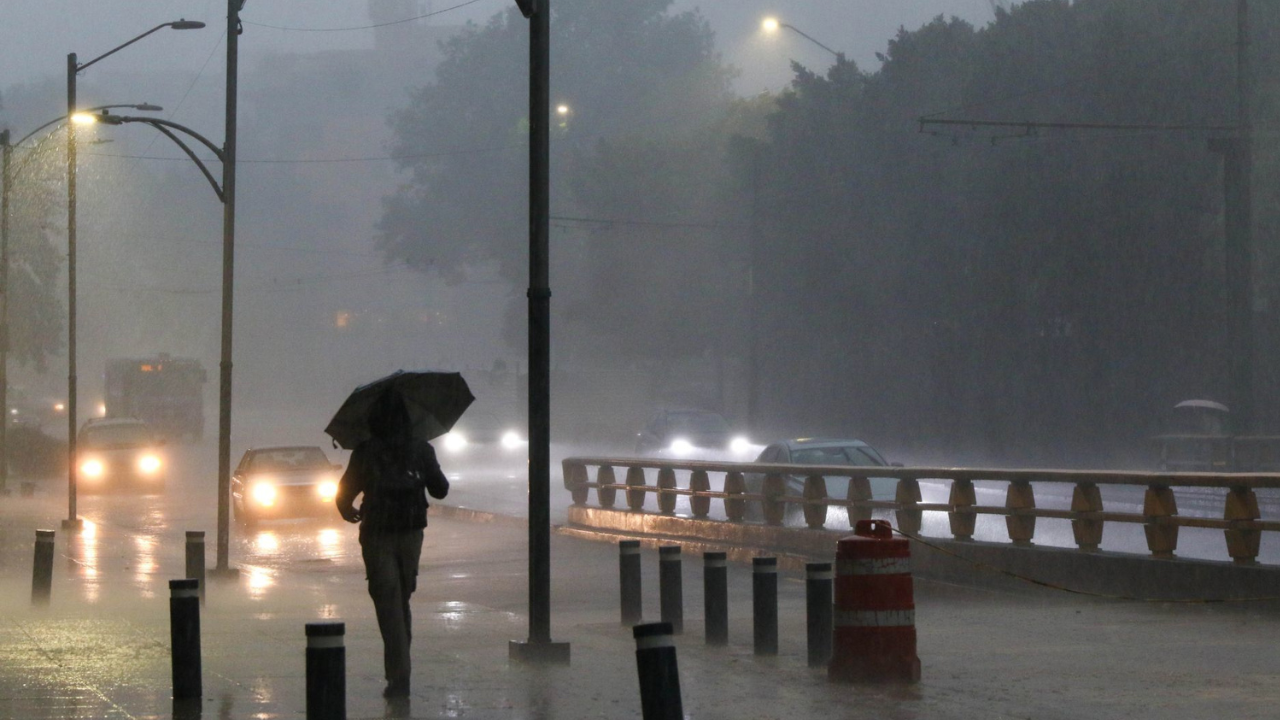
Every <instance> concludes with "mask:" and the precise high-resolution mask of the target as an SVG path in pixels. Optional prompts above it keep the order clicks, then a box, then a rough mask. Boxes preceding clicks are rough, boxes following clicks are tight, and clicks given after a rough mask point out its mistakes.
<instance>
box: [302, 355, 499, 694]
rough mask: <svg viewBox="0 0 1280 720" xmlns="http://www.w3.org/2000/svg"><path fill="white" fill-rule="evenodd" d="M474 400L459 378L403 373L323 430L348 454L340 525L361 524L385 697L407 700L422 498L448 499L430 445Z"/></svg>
mask: <svg viewBox="0 0 1280 720" xmlns="http://www.w3.org/2000/svg"><path fill="white" fill-rule="evenodd" d="M472 399H474V398H472V396H471V393H470V391H469V390H467V387H466V383H465V382H463V381H462V377H461V376H460V375H458V374H457V373H403V372H400V373H396V374H394V375H392V376H389V377H388V378H383V379H382V380H379V381H377V382H374V383H370V384H369V385H365V386H362V387H360V388H357V389H356V391H355V392H353V393H352V394H351V397H349V398H348V399H347V401H346V402H345V403H343V406H342V408H341V409H340V410H339V411H338V414H337V415H335V416H334V419H333V420H332V421H331V422H330V423H329V426H328V427H327V428H325V431H326V432H328V433H329V434H330V435H331V436H333V438H334V440H335V441H336V442H338V443H339V444H341V445H343V446H344V447H351V448H353V451H352V453H351V459H350V461H349V462H348V464H347V470H346V472H345V473H343V475H342V479H341V480H340V481H339V482H338V495H337V498H336V503H337V506H338V512H339V513H340V514H341V515H342V518H343V519H344V520H346V521H347V522H351V523H360V551H361V555H362V556H363V558H364V567H365V574H366V576H367V578H368V581H369V595H370V597H372V598H373V607H374V612H375V614H376V615H377V618H378V629H379V630H380V631H381V633H382V643H383V665H384V670H385V673H386V679H387V687H386V689H385V690H384V691H383V696H384V697H388V698H399V697H406V696H408V694H409V677H410V660H409V643H410V641H411V640H412V637H413V626H412V615H411V612H410V609H409V598H410V596H412V595H413V591H414V590H415V589H417V584H418V562H419V558H420V557H421V555H422V531H423V528H425V527H426V526H427V506H428V502H427V497H426V496H427V494H428V493H430V495H431V497H433V498H437V499H439V498H443V497H444V496H445V495H446V494H447V493H448V492H449V481H448V479H446V478H445V476H444V473H443V472H441V470H440V463H439V462H438V461H437V460H436V453H435V449H434V448H432V447H431V443H430V442H428V441H427V440H428V439H429V438H430V437H436V436H438V435H440V434H442V433H443V432H444V431H447V430H448V428H449V427H452V425H453V423H454V422H456V421H457V418H458V416H460V415H461V414H462V411H463V410H464V409H465V408H466V406H467V405H469V404H470V402H471V400H472ZM360 495H363V496H364V498H363V500H362V502H361V504H360V507H359V508H357V507H355V499H356V497H357V496H360Z"/></svg>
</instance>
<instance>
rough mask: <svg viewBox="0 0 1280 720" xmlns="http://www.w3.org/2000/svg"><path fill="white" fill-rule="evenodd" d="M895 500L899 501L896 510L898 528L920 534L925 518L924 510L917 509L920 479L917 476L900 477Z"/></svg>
mask: <svg viewBox="0 0 1280 720" xmlns="http://www.w3.org/2000/svg"><path fill="white" fill-rule="evenodd" d="M893 500H894V502H896V503H898V509H897V511H896V512H895V514H896V515H897V517H898V529H899V530H901V531H902V532H906V533H911V534H912V535H918V534H919V533H920V525H921V524H922V522H923V519H924V512H923V511H921V510H918V509H916V505H919V504H920V481H919V480H916V479H915V478H898V490H897V492H895V493H894V497H893Z"/></svg>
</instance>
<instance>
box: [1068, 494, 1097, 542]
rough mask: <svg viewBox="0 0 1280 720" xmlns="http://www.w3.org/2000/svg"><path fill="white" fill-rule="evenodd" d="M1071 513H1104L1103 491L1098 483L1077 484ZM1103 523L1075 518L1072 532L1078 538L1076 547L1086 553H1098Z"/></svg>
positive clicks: (1072, 499)
mask: <svg viewBox="0 0 1280 720" xmlns="http://www.w3.org/2000/svg"><path fill="white" fill-rule="evenodd" d="M1071 512H1077V513H1086V512H1087V513H1100V512H1102V491H1101V490H1099V489H1098V485H1097V484H1096V483H1091V482H1082V483H1076V489H1075V490H1074V491H1072V493H1071ZM1102 528H1103V522H1102V521H1101V520H1097V519H1090V518H1073V519H1072V520H1071V532H1072V533H1073V534H1074V535H1075V536H1076V546H1078V547H1079V548H1080V549H1081V550H1084V551H1085V552H1097V550H1098V546H1099V545H1101V544H1102Z"/></svg>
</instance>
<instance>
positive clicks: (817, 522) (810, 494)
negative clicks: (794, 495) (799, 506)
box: [804, 475, 827, 530]
mask: <svg viewBox="0 0 1280 720" xmlns="http://www.w3.org/2000/svg"><path fill="white" fill-rule="evenodd" d="M804 499H805V500H826V499H827V479H826V478H824V477H822V476H821V475H810V476H809V477H807V478H805V479H804ZM804 524H805V525H808V526H809V527H810V528H813V529H814V530H821V529H822V527H823V526H824V525H826V524H827V504H826V503H825V502H824V503H821V504H819V505H810V504H808V503H805V506H804Z"/></svg>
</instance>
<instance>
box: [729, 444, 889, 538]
mask: <svg viewBox="0 0 1280 720" xmlns="http://www.w3.org/2000/svg"><path fill="white" fill-rule="evenodd" d="M756 462H758V463H768V464H770V465H774V464H776V465H848V466H852V467H888V466H889V462H888V461H887V460H885V459H884V456H883V455H881V454H880V452H879V451H877V450H876V449H875V448H873V447H871V446H870V445H868V444H867V443H865V442H863V441H861V440H853V439H843V440H842V439H835V438H796V439H794V440H779V441H777V442H773V443H770V444H769V445H767V446H766V447H765V449H764V451H763V452H761V453H760V455H759V457H757V458H756ZM744 479H745V480H746V484H747V492H749V493H759V492H762V491H763V489H764V474H763V473H747V475H746V477H745V478H744ZM869 480H870V483H871V496H872V498H873V499H875V500H892V499H893V497H894V493H895V491H896V489H897V481H896V480H894V479H893V478H884V477H881V478H877V477H872V478H869ZM826 481H827V496H828V497H832V498H839V499H844V498H846V497H848V493H849V478H847V477H840V476H837V475H833V476H831V477H828V478H826ZM803 492H804V478H803V477H801V476H798V475H788V476H787V488H786V493H785V494H787V495H801V494H802V493H803ZM747 507H748V511H749V514H748V517H750V518H752V519H759V517H760V509H759V507H760V506H759V504H758V503H752V504H750V505H748V506H747ZM800 514H801V508H800V506H798V505H788V506H787V517H788V518H791V517H795V516H798V515H800Z"/></svg>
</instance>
